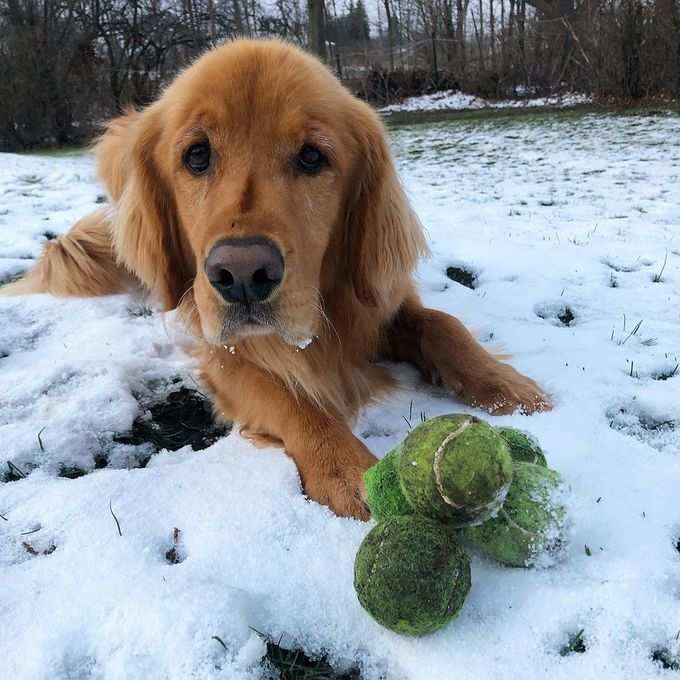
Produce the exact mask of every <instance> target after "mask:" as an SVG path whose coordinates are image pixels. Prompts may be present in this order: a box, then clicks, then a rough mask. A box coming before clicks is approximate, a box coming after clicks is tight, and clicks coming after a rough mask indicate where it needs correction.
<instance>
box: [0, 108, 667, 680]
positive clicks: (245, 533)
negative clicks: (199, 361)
mask: <svg viewBox="0 0 680 680" xmlns="http://www.w3.org/2000/svg"><path fill="white" fill-rule="evenodd" d="M394 147H395V152H396V156H397V158H398V163H399V169H400V172H401V174H402V177H403V178H404V181H405V183H406V186H407V188H408V191H409V193H410V195H411V197H412V199H413V202H414V204H415V207H416V209H417V210H418V212H419V214H420V215H421V217H422V219H423V222H424V224H425V225H426V226H427V229H428V232H429V236H430V241H431V245H432V250H433V257H432V258H431V259H430V260H429V261H428V262H426V263H424V264H423V265H422V266H421V268H420V270H419V273H418V276H419V281H420V287H421V290H422V294H423V297H424V299H425V300H426V302H427V303H428V304H429V305H431V306H435V307H438V308H441V309H445V310H448V311H450V312H452V313H454V314H456V315H457V316H459V317H460V318H462V319H463V320H464V321H465V322H466V323H468V324H469V325H470V326H471V327H473V328H475V329H476V330H477V332H478V333H479V335H480V337H481V338H482V339H483V340H484V341H485V342H491V343H498V346H500V347H502V349H504V350H506V351H508V352H511V353H512V354H513V363H514V364H515V365H516V366H517V367H518V368H519V369H521V370H522V371H524V372H526V373H528V374H530V375H531V376H533V377H535V378H536V379H537V380H538V381H539V382H541V383H542V384H543V385H545V386H546V387H547V388H548V389H549V390H550V391H551V392H552V394H553V395H554V399H555V409H554V411H552V412H551V413H546V414H541V415H536V416H532V417H523V416H520V415H516V416H510V417H503V418H497V419H494V422H495V423H498V424H510V425H515V426H519V427H522V428H524V429H527V430H529V431H531V432H532V433H533V434H535V435H536V436H537V437H538V438H539V439H540V441H541V443H542V444H543V446H544V447H545V449H546V451H547V454H548V458H549V462H550V464H551V465H552V467H554V468H556V469H557V470H559V471H560V472H561V473H562V475H563V477H564V478H565V480H566V482H567V483H568V485H569V486H570V489H571V491H570V501H569V503H570V513H571V517H572V520H573V535H572V542H571V546H570V548H569V549H568V551H567V554H566V555H565V559H564V560H563V561H562V562H561V563H559V564H558V565H556V566H554V567H553V568H552V569H542V570H515V569H506V568H501V567H499V566H497V565H496V564H493V563H491V562H489V561H486V560H484V559H482V558H480V557H473V563H472V570H473V587H472V591H471V593H470V596H469V598H468V601H467V602H466V604H465V606H464V608H463V610H462V613H461V615H460V616H459V618H458V619H456V620H455V621H454V622H452V623H451V624H450V625H449V626H448V627H447V628H445V629H444V630H442V631H441V632H439V633H437V634H435V635H433V636H430V637H426V638H422V639H410V638H406V637H401V636H398V635H396V634H393V633H391V632H389V631H387V630H385V629H383V628H381V627H380V626H379V625H378V624H376V623H375V622H374V621H373V620H372V619H371V618H370V617H369V616H368V615H367V614H366V613H365V612H364V611H363V610H362V609H361V607H360V605H359V604H358V602H357V600H356V597H355V594H354V590H353V587H352V568H353V560H354V554H355V552H356V550H357V547H358V545H359V543H360V541H361V539H362V538H363V536H364V535H365V534H366V532H367V531H368V530H369V528H370V525H368V524H362V523H359V522H356V521H352V520H347V519H339V518H336V517H334V516H333V515H332V514H331V513H330V512H329V511H328V510H327V509H326V508H324V507H320V506H318V505H316V504H314V503H309V502H307V501H305V499H304V498H303V497H302V495H301V494H300V490H299V489H300V487H299V481H298V477H297V474H296V470H295V467H294V465H293V463H292V462H291V461H290V460H289V459H288V458H287V457H286V456H285V455H284V454H283V453H282V452H280V451H278V450H268V451H262V450H256V449H254V448H252V447H251V446H250V445H249V444H247V443H246V442H244V441H243V440H241V439H240V438H239V437H238V436H237V435H236V434H231V435H229V436H228V437H227V438H226V439H222V440H220V441H218V442H217V443H216V444H214V445H213V446H211V447H209V448H208V449H206V450H204V451H200V452H194V451H193V450H191V448H189V447H186V448H184V449H181V450H179V451H177V452H174V453H169V452H161V453H158V454H157V455H155V456H153V457H152V458H151V460H150V461H149V463H148V465H147V466H146V467H145V468H135V467H134V466H135V465H138V464H139V462H140V460H143V458H144V455H147V452H146V450H144V451H142V452H141V453H140V449H139V447H135V446H134V445H132V444H129V443H128V444H125V443H120V442H116V441H115V440H114V439H113V437H114V435H115V434H116V433H124V432H128V431H129V430H130V428H131V425H132V422H133V419H134V418H135V417H136V416H137V415H138V414H139V411H140V406H139V403H138V399H142V397H141V396H140V395H142V396H143V395H144V394H145V393H146V392H148V391H150V390H151V391H153V390H156V392H159V391H160V393H162V392H163V390H167V389H169V387H168V385H169V381H170V380H171V379H173V378H175V377H180V378H181V379H182V384H186V385H187V386H189V387H195V385H194V384H193V382H192V378H191V367H190V364H189V362H188V360H187V359H186V358H185V357H184V356H183V355H182V353H181V351H180V349H178V344H177V341H178V340H179V339H181V331H180V330H179V329H178V328H177V327H176V326H175V325H174V323H173V320H172V318H166V319H163V318H161V317H159V316H158V315H155V314H149V313H148V312H147V311H146V310H145V309H144V308H143V307H140V306H139V303H135V302H130V301H129V300H126V299H124V298H116V297H114V298H110V299H103V300H99V301H77V300H70V301H65V300H54V299H49V298H46V297H35V298H31V299H1V300H0V357H2V358H0V442H2V446H1V447H0V468H1V469H0V472H5V468H6V462H5V461H6V460H9V461H11V462H12V463H13V464H14V465H16V466H17V467H18V468H19V470H21V471H22V472H24V473H29V472H30V474H29V475H28V477H27V478H25V479H20V480H19V481H11V482H7V483H5V484H0V514H1V515H2V517H0V583H2V587H1V588H0V631H2V634H0V660H1V661H0V676H1V677H2V678H12V679H14V680H40V679H43V678H44V679H45V680H47V679H48V678H49V679H50V680H55V679H60V680H61V679H66V678H83V679H84V678H91V679H100V678H101V679H106V680H109V679H111V680H113V679H119V678H120V679H129V678H145V680H155V679H159V680H160V679H161V678H173V679H175V678H176V679H178V680H180V679H181V680H184V679H186V678H237V679H241V678H244V679H245V678H258V677H261V675H262V673H263V672H264V671H263V670H262V666H261V662H260V659H261V657H262V654H263V652H264V643H263V642H262V640H261V639H260V637H258V635H257V633H256V632H254V630H256V631H260V632H262V633H265V634H268V635H271V636H272V637H273V638H274V639H277V640H278V638H279V637H280V636H283V639H282V644H284V645H287V646H290V647H294V646H301V647H303V648H304V649H305V650H306V651H307V652H308V653H310V654H320V653H327V654H328V655H329V659H330V661H331V662H332V663H333V664H334V665H336V666H337V667H343V666H344V667H347V666H351V665H352V664H359V665H360V668H361V672H362V677H365V678H389V679H390V680H391V679H401V678H404V679H422V680H434V679H439V678H447V679H448V678H452V679H455V680H466V679H475V680H482V679H484V680H486V679H488V680H492V679H493V680H499V679H500V680H503V679H505V678H508V679H509V678H522V679H523V680H535V679H537V678H550V679H551V680H559V679H560V678H564V679H567V678H568V679H573V678H580V679H584V680H586V679H590V678H592V679H597V680H602V679H603V678H607V679H608V680H609V679H619V678H621V679H626V680H643V679H646V678H652V677H660V676H663V677H668V678H672V677H677V673H675V672H674V671H670V670H663V669H662V668H661V667H660V665H658V664H656V663H654V662H653V661H652V660H651V658H650V655H651V653H652V651H653V650H655V649H658V648H661V647H667V648H669V650H670V651H671V652H674V653H677V652H679V651H680V649H678V646H679V645H680V643H679V642H678V632H679V631H680V552H679V548H678V546H677V545H676V543H677V541H678V538H679V537H680V371H679V370H678V368H677V364H678V361H679V360H680V195H679V194H678V183H679V182H680V118H679V117H678V116H675V115H666V116H663V115H659V116H600V115H586V116H580V117H576V116H561V115H560V116H552V117H549V116H545V117H531V118H524V117H521V118H516V117H515V118H512V119H494V120H493V121H486V122H485V121H476V122H474V123H472V122H467V123H463V122H455V123H448V124H447V123H441V124H437V125H433V126H413V127H407V128H400V129H395V130H394ZM0 167H1V170H0V279H1V278H2V277H7V276H10V275H13V274H16V273H17V272H19V271H21V270H23V269H25V268H26V267H28V266H30V264H31V258H34V257H35V256H36V255H38V253H39V252H40V248H41V245H42V241H43V240H44V239H45V233H46V232H48V231H49V232H53V233H59V232H62V231H64V230H66V229H67V228H68V226H69V225H70V224H71V222H72V221H73V220H74V219H75V218H76V217H78V216H79V215H82V214H83V213H84V212H85V211H86V210H89V209H91V208H92V207H94V205H95V202H96V200H97V196H98V193H99V192H100V189H99V188H98V186H97V184H96V182H95V179H94V176H93V165H92V162H91V159H89V158H88V157H86V156H75V157H66V158H48V157H37V156H13V155H2V156H0ZM664 260H666V265H665V268H664V269H663V273H662V275H661V276H660V277H657V278H660V280H659V281H655V280H654V279H655V275H657V274H659V273H660V272H661V270H662V267H663V263H664ZM452 265H463V266H464V267H466V268H467V269H468V270H470V271H471V272H473V273H475V274H476V276H477V279H476V288H474V289H469V288H466V287H463V286H461V285H459V284H456V283H454V282H452V281H451V280H449V279H448V278H447V276H446V269H447V267H449V266H452ZM567 308H568V309H569V310H570V314H571V315H573V320H570V314H568V313H566V309H567ZM567 321H568V322H569V323H568V325H566V322H567ZM452 351H453V348H452ZM396 370H397V371H398V373H399V374H400V375H401V377H402V378H403V380H404V382H405V386H406V388H405V390H404V391H402V392H400V393H397V394H395V395H394V397H392V398H391V399H390V400H388V401H387V402H386V403H384V404H382V405H380V406H377V407H374V408H371V409H369V410H368V411H367V412H366V413H365V414H364V415H363V417H362V418H361V420H360V422H359V424H358V425H357V428H356V432H357V433H358V434H359V435H360V436H361V437H363V438H364V439H365V441H366V443H367V445H368V446H369V447H370V448H371V449H372V450H373V451H375V452H376V453H377V454H379V455H381V454H384V453H385V452H386V451H388V450H389V449H390V448H391V447H392V446H394V445H395V444H396V443H397V442H399V441H400V440H401V439H402V438H403V437H404V436H405V434H406V432H407V427H408V426H407V423H406V422H405V417H406V418H408V416H409V411H410V410H411V407H410V403H411V401H412V402H413V406H412V412H413V420H415V421H417V420H418V418H419V414H420V413H421V411H422V412H425V413H426V414H427V415H436V414H440V413H446V412H451V411H471V412H472V410H471V409H467V408H465V407H463V406H461V405H460V404H459V403H456V402H455V401H454V400H452V399H450V398H448V397H446V396H445V395H444V394H442V393H441V392H440V391H438V390H435V389H432V388H426V387H424V386H421V385H418V384H417V381H416V378H415V373H414V372H413V371H411V370H410V369H408V368H406V367H398V368H397V369H396ZM142 401H143V399H142ZM479 415H483V414H479ZM142 448H143V447H142ZM103 453H105V454H106V457H104V458H103V459H102V454H103ZM142 454H144V455H142ZM102 460H103V462H102ZM107 461H108V466H107V467H104V468H102V469H96V470H94V471H93V472H91V473H90V474H87V475H86V476H82V477H80V478H78V479H73V480H72V479H67V478H64V477H60V476H59V474H60V471H61V473H62V474H63V471H64V469H65V468H68V467H69V466H77V467H79V468H82V469H85V470H88V471H89V470H93V468H95V466H96V465H102V464H104V465H105V464H106V463H107ZM31 470H32V471H31ZM17 474H18V473H16V470H15V472H14V476H17ZM113 514H115V516H116V518H117V520H118V522H119V523H120V534H122V535H120V534H119V531H118V528H117V526H116V521H115V520H114V517H113ZM175 527H176V528H178V529H179V530H180V532H181V533H180V534H179V542H178V546H177V547H176V551H175V552H176V555H175V556H176V557H177V559H171V560H168V559H167V556H166V553H167V552H168V550H170V549H171V548H172V547H173V531H174V528H175ZM28 532H31V533H28ZM24 544H26V545H24ZM26 546H29V548H30V549H29V548H27V547H26ZM53 546H54V547H53ZM586 546H587V547H586ZM43 552H46V553H48V554H43ZM33 553H37V554H33ZM177 561H179V563H177V564H175V563H174V562H177ZM580 630H583V640H584V642H585V646H586V651H585V652H584V653H573V654H568V655H566V656H561V655H560V654H559V650H560V649H561V648H562V647H563V646H564V645H565V644H566V643H567V641H568V639H569V637H570V636H571V635H574V634H576V633H578V632H579V631H580ZM213 636H217V637H219V638H220V640H221V641H223V642H224V644H225V646H226V649H225V648H224V647H223V646H222V644H221V643H220V642H218V641H217V640H216V639H215V638H214V637H213Z"/></svg>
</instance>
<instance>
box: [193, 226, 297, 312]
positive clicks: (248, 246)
mask: <svg viewBox="0 0 680 680" xmlns="http://www.w3.org/2000/svg"><path fill="white" fill-rule="evenodd" d="M283 269H284V264H283V256H282V255H281V251H280V250H279V249H278V248H277V247H276V246H275V245H274V244H273V243H272V242H271V241H270V240H269V239H267V238H264V237H260V236H257V237H247V238H228V239H224V240H222V241H219V242H217V243H216V244H215V245H214V246H213V247H212V249H211V250H210V252H209V253H208V257H207V258H206V259H205V273H206V275H207V276H208V280H209V281H210V283H211V284H212V285H213V286H214V288H215V289H216V290H217V291H218V292H219V294H220V295H221V296H222V297H223V298H224V299H225V300H226V301H227V302H232V303H245V304H248V303H250V302H262V301H263V300H266V299H267V298H268V297H269V296H270V295H271V294H272V292H273V291H274V289H275V288H276V287H277V286H278V285H279V284H280V283H281V280H282V279H283Z"/></svg>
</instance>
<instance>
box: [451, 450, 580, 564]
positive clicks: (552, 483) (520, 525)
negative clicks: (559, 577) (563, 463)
mask: <svg viewBox="0 0 680 680" xmlns="http://www.w3.org/2000/svg"><path fill="white" fill-rule="evenodd" d="M561 488H562V482H561V479H560V476H559V475H558V474H557V472H555V471H554V470H550V469H549V468H545V467H542V466H540V465H533V464H532V463H521V462H520V463H515V475H514V477H513V480H512V484H511V485H510V491H509V492H508V497H507V498H506V499H505V503H504V504H503V507H502V508H501V510H500V512H499V513H498V515H497V516H496V517H494V518H493V519H490V520H489V521H488V522H485V523H484V524H482V525H481V526H476V527H467V528H466V529H464V530H463V531H462V532H461V533H462V535H463V537H464V538H466V539H467V540H468V541H470V542H471V543H472V544H473V545H474V546H475V547H477V548H478V549H479V550H480V551H481V552H482V553H484V554H485V555H487V556H488V557H491V558H493V559H495V560H497V561H498V562H501V563H502V564H507V565H508V566H511V567H529V566H532V565H534V564H536V562H537V561H538V560H539V558H541V557H542V556H555V555H556V554H557V553H558V552H559V549H560V547H561V546H562V545H563V544H564V542H565V524H566V519H567V513H566V509H565V507H564V506H563V505H562V504H561V503H560V501H559V498H558V495H559V491H560V489H561Z"/></svg>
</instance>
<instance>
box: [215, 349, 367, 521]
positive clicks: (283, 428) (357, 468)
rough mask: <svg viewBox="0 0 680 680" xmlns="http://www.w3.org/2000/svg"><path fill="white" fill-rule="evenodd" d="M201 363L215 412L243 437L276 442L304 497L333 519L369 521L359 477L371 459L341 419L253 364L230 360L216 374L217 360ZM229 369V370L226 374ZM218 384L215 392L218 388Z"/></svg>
mask: <svg viewBox="0 0 680 680" xmlns="http://www.w3.org/2000/svg"><path fill="white" fill-rule="evenodd" d="M215 356H217V355H213V361H212V362H210V364H211V365H206V364H204V367H203V370H204V376H203V377H204V379H205V378H206V377H207V378H208V379H207V381H206V382H208V384H210V385H211V386H212V387H213V389H215V388H217V389H216V393H215V398H216V402H217V412H218V413H220V412H221V413H223V414H224V416H225V417H227V418H229V419H233V420H235V421H236V422H238V423H239V424H240V425H241V427H242V431H243V434H244V435H245V436H246V437H248V436H251V435H252V433H253V432H256V433H258V441H259V442H260V443H261V442H262V437H263V436H265V437H266V439H267V440H268V442H270V443H273V442H275V441H277V440H278V442H279V445H283V446H284V447H285V450H286V453H287V454H288V455H289V456H291V458H293V460H294V461H295V464H296V465H297V468H298V472H299V473H300V478H301V480H302V485H303V487H304V490H305V493H306V494H307V495H308V496H309V498H311V499H312V500H315V501H316V502H317V503H321V504H323V505H327V506H328V507H329V508H330V509H331V510H333V512H335V514H336V515H341V516H345V517H355V518H357V519H364V520H366V519H368V517H369V513H368V510H367V507H366V504H365V501H364V486H363V479H362V477H363V473H364V472H365V471H366V470H367V469H368V468H369V467H371V466H372V465H373V464H374V463H375V462H376V458H375V457H374V456H373V454H371V452H370V451H369V450H368V449H367V448H366V446H364V444H363V443H362V442H361V441H359V439H357V438H356V437H355V436H354V434H352V431H351V430H350V428H349V426H348V425H347V424H346V422H345V421H344V419H342V418H341V417H340V416H334V415H332V414H329V413H325V412H324V411H323V410H321V409H320V408H319V407H318V406H316V405H314V404H312V403H310V402H309V401H308V400H306V399H305V398H304V397H303V396H301V395H299V396H297V397H296V396H295V395H293V394H292V393H291V392H289V391H288V390H287V389H286V387H285V386H284V385H283V384H282V383H281V382H280V381H279V380H278V379H277V378H275V377H273V376H271V375H269V374H268V373H266V372H265V371H263V370H261V369H259V368H257V367H255V366H253V365H252V364H247V363H242V364H238V363H237V362H236V361H233V363H232V366H233V369H232V366H230V367H229V369H227V370H228V373H223V374H222V375H221V376H220V375H218V374H217V371H219V370H220V368H219V366H220V364H223V363H224V364H226V363H227V362H228V361H229V359H228V358H227V357H224V362H222V359H221V358H220V361H219V362H215V361H214V357H215ZM230 369H232V370H230ZM220 385H223V386H225V387H224V388H222V389H220V388H219V387H218V386H220Z"/></svg>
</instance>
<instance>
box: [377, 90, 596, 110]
mask: <svg viewBox="0 0 680 680" xmlns="http://www.w3.org/2000/svg"><path fill="white" fill-rule="evenodd" d="M592 101H593V98H592V97H591V96H590V95H586V94H581V93H578V92H567V93H564V94H561V95H553V96H550V97H521V98H519V99H484V98H483V97H476V96H475V95H472V94H465V93H463V92H457V91H455V90H441V91H440V92H435V93H433V94H423V95H419V96H417V97H408V98H406V99H404V101H402V102H400V103H398V104H390V105H389V106H384V107H383V108H382V109H380V111H381V112H382V113H398V112H399V113H400V112H403V111H453V110H456V111H458V110H464V109H517V108H546V107H550V108H567V107H571V106H580V105H583V104H590V103H592Z"/></svg>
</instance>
